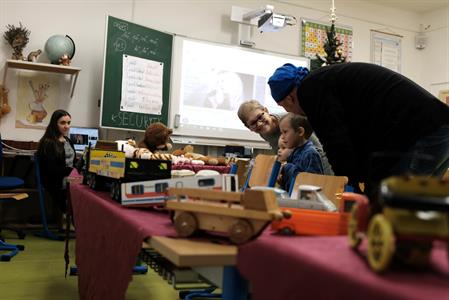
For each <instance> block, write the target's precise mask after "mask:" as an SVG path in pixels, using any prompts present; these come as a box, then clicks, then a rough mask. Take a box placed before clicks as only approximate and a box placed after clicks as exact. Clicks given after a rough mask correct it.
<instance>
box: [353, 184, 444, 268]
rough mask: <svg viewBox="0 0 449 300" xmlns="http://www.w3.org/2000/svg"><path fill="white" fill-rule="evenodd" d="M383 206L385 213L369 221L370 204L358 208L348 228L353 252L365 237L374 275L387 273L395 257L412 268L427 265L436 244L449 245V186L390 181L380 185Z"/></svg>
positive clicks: (360, 204) (361, 204) (354, 211)
mask: <svg viewBox="0 0 449 300" xmlns="http://www.w3.org/2000/svg"><path fill="white" fill-rule="evenodd" d="M380 202H381V205H382V213H379V214H376V215H374V216H372V217H371V218H370V220H368V215H369V207H368V204H367V203H359V204H358V205H357V206H355V207H354V208H353V211H352V216H351V221H350V223H349V228H348V236H349V242H350V245H351V247H352V248H354V249H357V248H358V246H359V244H360V242H361V241H362V239H363V237H364V236H365V235H366V237H367V239H368V253H367V257H368V263H369V265H370V267H371V268H372V269H373V270H374V271H376V272H382V271H384V270H386V269H387V268H388V266H389V265H390V263H391V261H392V259H393V256H396V257H397V258H399V259H400V260H402V261H404V262H405V263H407V264H410V265H414V266H423V265H427V264H428V262H429V257H430V252H431V249H432V243H433V241H434V240H442V241H444V242H446V243H449V182H447V181H443V180H441V179H438V178H424V177H413V178H410V177H405V176H404V177H390V178H387V179H385V180H384V181H382V182H381V186H380ZM448 247H449V246H448ZM448 251H449V248H448Z"/></svg>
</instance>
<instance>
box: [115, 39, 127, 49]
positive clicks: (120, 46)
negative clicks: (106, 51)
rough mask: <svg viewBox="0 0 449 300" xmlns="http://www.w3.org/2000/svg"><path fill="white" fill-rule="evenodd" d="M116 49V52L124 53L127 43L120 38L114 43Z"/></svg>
mask: <svg viewBox="0 0 449 300" xmlns="http://www.w3.org/2000/svg"><path fill="white" fill-rule="evenodd" d="M114 48H115V51H116V52H123V51H125V50H126V41H124V40H123V39H121V38H118V39H117V40H116V41H115V43H114Z"/></svg>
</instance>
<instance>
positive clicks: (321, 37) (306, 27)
mask: <svg viewBox="0 0 449 300" xmlns="http://www.w3.org/2000/svg"><path fill="white" fill-rule="evenodd" d="M330 26H331V25H330V24H329V23H324V22H319V21H313V20H306V19H301V47H300V49H301V55H302V56H305V57H308V58H312V59H313V58H315V55H316V54H320V55H324V54H325V52H324V49H323V45H324V43H325V42H326V40H327V34H326V30H329V29H330ZM335 33H336V35H337V38H338V40H339V41H340V42H341V43H343V44H342V45H341V46H340V48H341V49H342V51H343V56H345V57H346V61H348V62H349V61H351V59H352V27H349V26H342V25H338V26H335Z"/></svg>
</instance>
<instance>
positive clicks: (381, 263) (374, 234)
mask: <svg viewBox="0 0 449 300" xmlns="http://www.w3.org/2000/svg"><path fill="white" fill-rule="evenodd" d="M394 251H395V238H394V233H393V226H392V225H391V223H390V222H389V221H388V220H387V219H386V218H385V217H384V216H383V215H381V214H377V215H375V216H374V217H373V218H372V220H371V222H370V224H369V226H368V263H369V265H370V267H371V269H373V270H374V271H376V272H382V271H384V270H386V269H387V268H388V266H389V264H390V262H391V259H392V257H393V254H394Z"/></svg>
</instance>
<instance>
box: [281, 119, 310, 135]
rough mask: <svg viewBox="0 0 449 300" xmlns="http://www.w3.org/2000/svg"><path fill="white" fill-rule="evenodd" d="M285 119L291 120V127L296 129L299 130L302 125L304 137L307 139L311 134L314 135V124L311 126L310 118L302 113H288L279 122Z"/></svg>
mask: <svg viewBox="0 0 449 300" xmlns="http://www.w3.org/2000/svg"><path fill="white" fill-rule="evenodd" d="M284 120H285V121H287V122H289V124H290V127H291V128H292V129H293V130H294V131H298V130H299V128H301V127H302V128H304V137H305V138H306V139H309V138H310V136H311V135H312V132H313V129H312V126H310V123H309V120H307V118H306V117H303V116H301V115H296V114H294V113H288V114H286V115H284V116H283V117H282V118H281V120H280V121H279V123H280V122H282V121H284Z"/></svg>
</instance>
